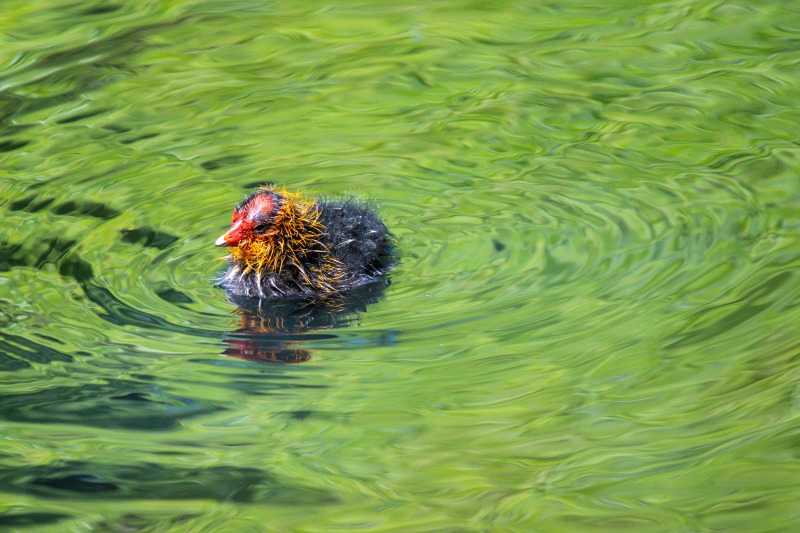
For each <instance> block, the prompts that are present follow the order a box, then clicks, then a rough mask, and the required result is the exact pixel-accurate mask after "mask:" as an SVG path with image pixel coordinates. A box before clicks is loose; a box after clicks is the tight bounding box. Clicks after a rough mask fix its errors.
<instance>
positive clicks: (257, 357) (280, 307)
mask: <svg viewBox="0 0 800 533" xmlns="http://www.w3.org/2000/svg"><path fill="white" fill-rule="evenodd" d="M389 283H390V282H389V280H388V279H386V278H382V279H379V280H377V281H374V282H372V283H369V284H366V285H362V286H360V287H357V288H355V289H353V290H351V291H349V292H348V293H346V294H339V295H336V296H329V297H326V298H322V299H318V300H314V301H286V300H277V301H274V300H259V299H254V298H246V297H242V296H237V295H233V294H230V293H229V294H228V299H229V300H230V301H231V302H232V303H234V304H236V305H237V307H238V309H237V312H238V313H239V315H240V317H241V322H240V327H239V329H237V330H236V331H234V332H231V333H228V334H226V335H225V336H224V337H223V338H222V344H223V347H224V351H223V352H222V355H225V356H228V357H236V358H238V359H245V360H248V361H258V362H262V363H302V362H305V361H308V360H309V359H311V355H312V352H311V350H308V349H306V348H304V347H303V346H304V344H305V343H307V342H308V341H311V340H323V339H334V338H336V335H334V334H319V333H317V334H314V333H311V332H313V331H316V330H328V329H332V328H335V327H347V326H349V325H350V324H352V323H353V322H355V321H357V320H358V319H359V318H360V313H362V312H364V311H366V310H367V306H368V305H371V304H373V303H376V302H378V301H380V300H381V299H383V295H384V293H385V291H386V287H388V286H389Z"/></svg>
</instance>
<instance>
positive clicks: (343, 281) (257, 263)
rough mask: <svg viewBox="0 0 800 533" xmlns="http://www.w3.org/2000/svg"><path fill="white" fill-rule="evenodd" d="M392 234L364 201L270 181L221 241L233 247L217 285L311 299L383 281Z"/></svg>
mask: <svg viewBox="0 0 800 533" xmlns="http://www.w3.org/2000/svg"><path fill="white" fill-rule="evenodd" d="M391 241H392V236H391V233H389V230H388V229H386V226H385V225H384V224H383V222H381V220H380V219H379V218H378V216H377V215H376V214H375V213H374V212H373V211H372V210H371V209H370V208H369V207H368V206H367V205H365V204H364V203H363V202H360V201H357V200H353V199H350V200H344V201H334V200H327V199H318V200H305V199H303V198H301V197H300V196H299V195H298V194H293V193H289V192H286V191H285V190H281V191H277V190H275V189H274V188H272V187H264V188H262V189H260V190H258V191H256V192H254V193H252V194H250V195H248V196H247V197H246V198H245V199H244V200H243V201H242V202H241V203H240V204H239V205H238V206H236V209H234V211H233V219H232V223H231V228H230V229H229V230H228V231H227V233H225V234H224V235H223V236H222V237H220V238H219V239H217V242H216V245H217V246H229V247H231V249H230V256H229V257H228V268H227V269H226V270H225V271H223V272H222V274H221V275H220V277H219V278H218V279H217V283H218V284H219V285H220V286H221V287H223V288H224V289H225V290H226V291H228V293H229V294H231V295H233V296H244V297H248V298H260V299H282V300H311V299H316V298H320V297H325V296H329V295H333V294H338V293H343V292H346V291H348V290H350V289H353V288H355V287H358V286H360V285H364V284H366V283H369V282H371V281H376V280H378V279H380V277H381V276H383V275H384V274H386V273H387V272H388V270H389V269H390V268H391V267H392V264H393V261H392V250H391Z"/></svg>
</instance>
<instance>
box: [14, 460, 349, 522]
mask: <svg viewBox="0 0 800 533" xmlns="http://www.w3.org/2000/svg"><path fill="white" fill-rule="evenodd" d="M0 492H2V493H7V494H15V493H25V494H31V495H35V496H39V497H44V498H64V497H65V496H72V497H76V498H77V497H79V498H81V499H87V498H92V499H103V500H127V499H137V500H138V499H143V500H200V499H207V500H214V501H236V502H267V501H268V502H271V503H275V502H279V503H282V504H287V505H302V504H323V505H324V504H330V503H334V502H336V501H337V498H336V497H335V496H334V495H333V494H332V493H329V492H327V491H323V490H320V489H316V488H310V487H303V486H299V485H295V484H289V483H287V482H285V481H283V480H280V479H278V478H277V477H276V476H274V475H272V474H270V473H269V472H266V471H264V470H262V469H260V468H253V467H229V466H212V467H208V468H182V467H179V466H168V465H166V464H153V463H144V464H131V465H123V464H113V463H111V464H109V463H97V462H92V463H89V462H79V461H71V462H64V463H51V464H48V465H41V466H25V467H18V468H15V467H11V468H3V469H0ZM3 518H4V517H1V516H0V523H2V521H3Z"/></svg>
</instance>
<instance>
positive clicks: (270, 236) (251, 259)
mask: <svg viewBox="0 0 800 533" xmlns="http://www.w3.org/2000/svg"><path fill="white" fill-rule="evenodd" d="M319 215H320V213H319V210H318V209H317V207H316V206H315V205H314V203H313V202H309V201H304V200H302V199H301V198H300V196H299V195H297V194H293V193H288V192H286V191H285V190H282V191H280V192H278V191H275V190H274V189H272V188H263V189H261V190H259V191H257V192H255V193H253V194H251V195H249V196H247V197H246V198H245V199H244V200H242V202H241V203H240V204H239V205H238V206H236V209H234V210H233V218H232V220H231V228H230V229H229V230H228V231H227V232H225V234H224V235H222V236H221V237H220V238H219V239H217V241H216V243H215V244H216V245H217V246H228V247H230V252H231V258H232V260H233V261H235V262H240V263H243V264H244V265H245V267H246V268H245V272H247V271H249V270H254V271H256V272H263V271H265V270H272V271H278V272H280V271H281V269H282V268H283V265H284V263H285V262H286V260H287V259H289V260H290V262H291V263H292V264H295V265H298V264H299V262H300V259H299V258H300V257H303V256H305V255H306V254H307V253H309V250H311V249H318V248H319V237H320V234H321V232H322V231H323V230H324V228H323V226H322V224H321V223H320V222H319Z"/></svg>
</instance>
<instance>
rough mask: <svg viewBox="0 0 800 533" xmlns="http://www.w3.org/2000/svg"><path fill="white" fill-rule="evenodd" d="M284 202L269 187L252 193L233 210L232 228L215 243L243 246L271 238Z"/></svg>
mask: <svg viewBox="0 0 800 533" xmlns="http://www.w3.org/2000/svg"><path fill="white" fill-rule="evenodd" d="M283 202H284V198H283V197H282V196H281V195H280V194H278V193H277V192H275V191H272V190H269V189H262V190H259V191H257V192H254V193H253V194H250V195H249V196H247V197H246V198H245V199H244V200H242V202H241V203H240V204H239V205H237V206H236V209H234V210H233V217H232V218H231V228H230V229H229V230H228V231H227V232H225V234H224V235H222V236H221V237H220V238H219V239H217V241H216V242H215V243H214V244H216V245H217V246H241V245H245V244H247V243H250V242H253V241H264V240H269V239H270V237H272V236H274V234H275V232H276V224H275V222H276V219H277V217H278V213H279V212H280V209H281V207H282V205H283Z"/></svg>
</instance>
